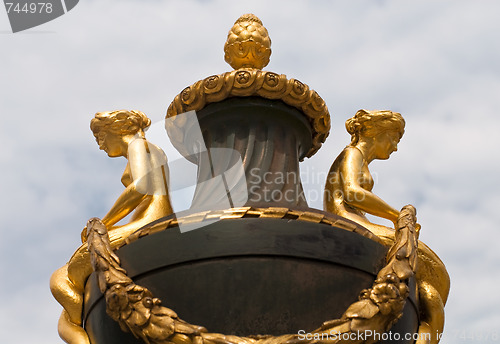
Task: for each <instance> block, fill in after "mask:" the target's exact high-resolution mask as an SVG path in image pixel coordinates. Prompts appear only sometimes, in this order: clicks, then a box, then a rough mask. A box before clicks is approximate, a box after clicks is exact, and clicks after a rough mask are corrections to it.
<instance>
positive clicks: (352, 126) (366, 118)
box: [345, 110, 405, 146]
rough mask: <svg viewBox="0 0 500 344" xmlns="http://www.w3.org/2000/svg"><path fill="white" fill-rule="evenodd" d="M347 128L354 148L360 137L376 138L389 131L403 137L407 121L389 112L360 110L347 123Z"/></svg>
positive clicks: (396, 113) (399, 115) (397, 114)
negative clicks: (393, 131)
mask: <svg viewBox="0 0 500 344" xmlns="http://www.w3.org/2000/svg"><path fill="white" fill-rule="evenodd" d="M345 127H346V129H347V132H348V133H349V134H351V146H353V145H355V144H356V143H358V141H359V137H360V135H364V136H366V137H374V136H376V135H378V134H379V133H381V132H383V131H387V130H396V131H398V132H399V135H400V137H402V136H403V134H404V128H405V120H404V119H403V116H401V114H400V113H398V112H392V111H389V110H373V111H369V110H359V111H358V112H356V114H355V115H354V116H353V117H352V118H349V119H348V120H347V121H346V122H345Z"/></svg>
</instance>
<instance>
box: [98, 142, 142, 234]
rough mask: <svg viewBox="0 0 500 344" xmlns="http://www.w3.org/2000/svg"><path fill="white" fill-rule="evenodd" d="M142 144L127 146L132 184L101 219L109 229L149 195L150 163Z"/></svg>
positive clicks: (136, 143)
mask: <svg viewBox="0 0 500 344" xmlns="http://www.w3.org/2000/svg"><path fill="white" fill-rule="evenodd" d="M144 142H146V141H145V140H143V139H138V140H135V141H134V142H132V143H131V144H130V145H129V148H128V160H129V166H130V171H131V178H132V183H130V184H129V185H128V186H127V187H126V188H125V190H124V191H123V192H122V194H121V195H120V196H119V197H118V199H117V200H116V202H115V204H114V205H113V206H112V207H111V209H110V210H109V211H108V213H107V214H106V215H105V216H104V217H103V218H102V222H103V223H104V224H105V225H106V227H107V228H110V227H111V226H113V225H114V224H116V223H117V222H118V221H120V220H121V219H123V218H124V217H125V216H127V215H128V214H130V213H131V212H132V211H134V210H135V209H136V208H137V206H139V204H141V202H142V201H143V200H144V199H146V197H147V196H148V194H150V193H149V189H150V187H149V185H150V184H151V181H150V179H151V178H150V175H149V174H148V172H150V171H149V168H150V165H151V162H150V156H149V153H148V152H147V149H146V146H145V145H144Z"/></svg>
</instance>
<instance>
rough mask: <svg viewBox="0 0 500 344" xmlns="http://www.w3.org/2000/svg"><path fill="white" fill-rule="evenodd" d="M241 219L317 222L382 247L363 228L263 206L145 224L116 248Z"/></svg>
mask: <svg viewBox="0 0 500 344" xmlns="http://www.w3.org/2000/svg"><path fill="white" fill-rule="evenodd" d="M241 218H268V219H269V218H273V219H288V220H297V221H305V222H314V223H321V224H324V225H329V226H335V227H339V228H342V229H344V230H347V231H349V232H355V233H358V234H360V235H362V236H364V237H366V238H368V239H370V240H373V241H376V242H378V243H380V244H383V242H382V240H381V239H380V238H379V237H378V236H376V235H375V234H373V233H372V232H370V231H369V230H367V229H366V228H364V227H361V226H358V225H355V224H353V223H351V222H349V221H346V220H345V219H342V218H335V217H332V216H328V214H324V213H319V212H312V211H304V210H297V209H289V208H284V207H267V208H254V207H239V208H230V209H222V210H208V211H202V212H198V213H194V214H190V215H186V216H182V217H179V218H175V217H172V218H170V219H167V220H160V221H155V222H154V223H153V224H150V225H146V226H144V227H143V228H141V229H139V230H138V231H136V232H134V233H132V234H131V235H129V236H128V237H127V238H126V239H125V240H124V241H123V242H122V243H121V245H119V246H117V247H116V248H120V247H122V246H125V245H128V244H130V243H131V242H134V241H136V240H138V239H140V238H142V237H145V236H147V235H150V234H154V233H157V232H161V231H164V230H165V229H167V228H170V227H177V226H184V225H189V224H195V223H200V222H203V221H219V220H228V219H241Z"/></svg>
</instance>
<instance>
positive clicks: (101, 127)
mask: <svg viewBox="0 0 500 344" xmlns="http://www.w3.org/2000/svg"><path fill="white" fill-rule="evenodd" d="M150 125H151V120H150V119H149V118H148V117H147V116H146V115H145V114H144V113H142V112H140V111H136V110H130V111H128V110H118V111H110V112H98V113H96V114H95V118H93V119H92V120H91V121H90V129H91V130H92V132H93V133H94V136H95V137H96V138H97V136H98V135H99V133H100V132H102V131H104V132H107V133H111V134H115V135H120V136H123V135H134V134H136V133H137V132H139V131H140V130H145V129H146V128H148V127H149V126H150Z"/></svg>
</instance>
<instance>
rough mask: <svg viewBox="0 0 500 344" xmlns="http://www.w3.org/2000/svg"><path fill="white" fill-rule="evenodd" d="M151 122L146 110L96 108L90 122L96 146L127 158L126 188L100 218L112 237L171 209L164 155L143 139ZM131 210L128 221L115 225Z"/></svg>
mask: <svg viewBox="0 0 500 344" xmlns="http://www.w3.org/2000/svg"><path fill="white" fill-rule="evenodd" d="M150 124H151V120H150V119H149V118H148V117H146V115H145V114H143V113H142V112H140V111H134V110H132V111H126V110H119V111H112V112H99V113H97V114H96V115H95V118H94V119H92V121H91V122H90V128H91V130H92V132H93V133H94V136H95V138H96V140H97V143H98V144H99V148H100V149H102V150H104V151H105V152H106V153H108V156H109V157H120V156H122V157H125V158H127V160H128V163H127V166H126V167H125V171H124V172H123V175H122V178H121V181H122V184H123V185H124V186H125V190H124V191H123V192H122V194H121V195H120V196H119V197H118V199H117V200H116V202H115V204H114V205H113V206H112V207H111V209H110V210H109V211H108V213H107V214H106V215H105V216H104V217H103V218H102V222H103V223H104V224H105V225H106V227H107V229H108V231H109V232H110V236H111V237H114V236H116V234H119V235H120V236H121V237H126V236H128V235H129V234H131V233H133V232H134V231H135V230H137V229H139V228H141V227H142V226H144V225H146V224H148V223H151V222H152V221H154V220H157V219H159V218H162V217H164V216H166V215H169V214H171V213H172V206H171V203H170V198H169V194H168V184H167V181H168V166H167V157H166V156H165V153H164V152H163V150H162V149H161V148H159V147H158V146H156V145H154V144H152V143H151V142H148V141H147V140H146V138H145V135H144V131H145V130H146V129H147V128H148V127H149V126H150ZM132 211H134V213H133V214H132V217H131V218H130V222H129V223H127V224H124V225H121V226H117V225H116V224H117V223H118V222H119V221H120V220H121V219H123V218H124V217H126V216H127V215H128V214H130V213H131V212H132Z"/></svg>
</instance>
